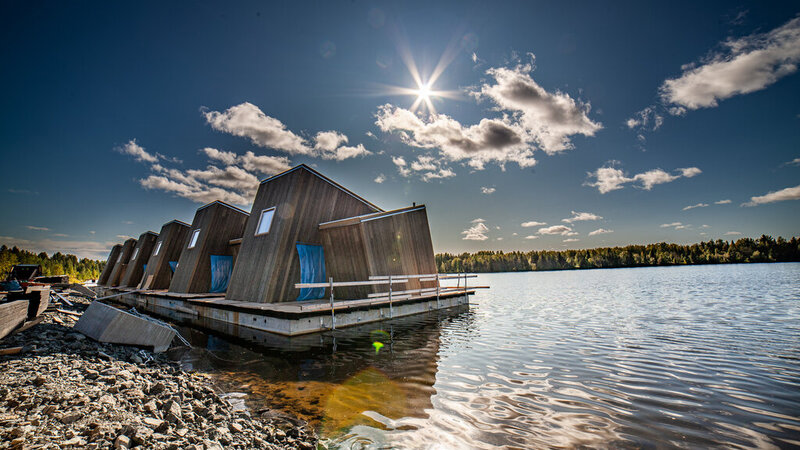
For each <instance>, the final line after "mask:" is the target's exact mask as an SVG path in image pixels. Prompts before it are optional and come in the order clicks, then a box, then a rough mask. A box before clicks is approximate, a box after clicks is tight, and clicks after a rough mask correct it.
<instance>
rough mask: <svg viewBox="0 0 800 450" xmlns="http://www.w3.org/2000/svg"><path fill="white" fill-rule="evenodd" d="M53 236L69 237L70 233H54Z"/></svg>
mask: <svg viewBox="0 0 800 450" xmlns="http://www.w3.org/2000/svg"><path fill="white" fill-rule="evenodd" d="M53 237H69V235H68V234H64V233H53Z"/></svg>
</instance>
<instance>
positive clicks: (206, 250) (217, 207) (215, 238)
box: [169, 201, 249, 293]
mask: <svg viewBox="0 0 800 450" xmlns="http://www.w3.org/2000/svg"><path fill="white" fill-rule="evenodd" d="M248 217H249V214H248V213H247V212H246V211H243V210H241V209H239V208H237V207H235V206H232V205H229V204H227V203H224V202H220V201H215V202H212V203H209V204H207V205H205V206H202V207H200V208H199V209H198V210H197V213H196V214H195V216H194V220H193V221H192V226H191V231H190V232H189V240H188V241H187V243H186V246H185V248H184V249H183V251H182V252H181V256H180V258H179V259H178V266H177V268H176V269H175V273H174V274H173V277H172V281H171V282H170V285H169V291H170V292H179V293H201V292H225V290H226V289H227V288H228V281H229V280H230V273H231V271H232V270H233V266H234V261H233V249H232V246H231V242H230V241H231V240H235V239H239V238H241V237H242V233H243V231H244V228H245V224H246V223H247V219H248Z"/></svg>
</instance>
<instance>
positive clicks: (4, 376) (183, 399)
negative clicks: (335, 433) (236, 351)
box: [0, 296, 317, 450]
mask: <svg viewBox="0 0 800 450" xmlns="http://www.w3.org/2000/svg"><path fill="white" fill-rule="evenodd" d="M67 298H68V299H69V300H70V301H71V302H73V303H74V306H66V305H61V304H56V305H52V304H51V307H50V309H48V311H46V312H45V313H44V320H43V321H42V323H40V324H38V325H36V326H34V327H32V328H30V329H28V330H25V331H23V332H21V333H17V334H15V335H11V336H8V337H6V338H5V339H4V340H3V341H1V342H0V349H8V348H13V347H23V350H22V351H21V352H20V353H17V354H14V355H5V356H0V448H26V449H27V448H30V449H36V448H86V449H94V448H134V447H140V448H156V449H178V448H182V449H183V448H188V449H204V450H207V449H214V448H218V449H222V448H235V449H238V448H241V449H244V448H248V449H249V448H270V449H271V448H300V449H313V448H316V447H317V437H316V436H315V434H314V432H313V431H312V430H310V429H309V427H307V426H306V424H305V423H303V422H301V421H299V420H297V419H295V418H292V417H288V416H286V415H285V414H282V413H278V412H276V411H272V410H265V411H248V410H247V409H244V408H242V407H241V406H240V405H239V404H235V402H229V401H228V400H226V399H225V398H226V395H225V394H224V393H222V392H219V391H218V389H216V388H215V386H214V385H213V384H212V383H211V380H210V377H208V376H207V375H204V374H200V373H190V372H186V371H183V370H181V369H180V367H178V366H177V365H176V364H175V363H173V362H170V361H169V360H167V359H166V358H165V357H164V356H162V355H156V354H153V353H151V352H148V351H146V350H141V349H138V348H135V347H128V346H120V345H112V344H102V343H99V342H95V341H93V340H91V339H89V338H86V337H85V336H83V335H82V334H80V333H77V332H74V331H72V325H74V323H75V322H76V321H77V319H78V317H79V314H80V313H81V312H82V311H83V310H85V309H86V307H87V306H88V304H89V300H87V299H84V298H82V297H79V296H69V297H67ZM56 308H57V309H61V310H62V311H70V312H72V313H71V314H70V313H66V312H59V311H57V310H56Z"/></svg>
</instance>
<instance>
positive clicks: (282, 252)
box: [226, 165, 436, 303]
mask: <svg viewBox="0 0 800 450" xmlns="http://www.w3.org/2000/svg"><path fill="white" fill-rule="evenodd" d="M368 218H372V219H371V220H370V219H368ZM339 221H344V222H341V223H338V224H337V222H339ZM334 224H336V225H334ZM323 225H325V226H323ZM326 230H328V231H326ZM326 233H327V234H328V237H327V241H326ZM339 235H342V236H343V237H344V236H345V235H347V239H350V241H347V242H342V241H340V240H339V237H338V236H339ZM397 236H402V239H400V240H398V237H397ZM367 239H370V240H374V241H375V242H369V243H368V242H365V241H366V240H367ZM403 246H404V247H406V248H399V247H403ZM326 269H327V270H326ZM435 272H436V264H435V261H434V257H433V246H432V244H431V239H430V230H429V228H428V221H427V215H426V213H425V208H424V206H422V207H417V208H406V209H403V210H398V211H389V212H385V211H383V210H382V209H380V208H379V207H377V206H375V205H374V204H372V203H370V202H368V201H367V200H365V199H363V198H361V197H360V196H358V195H356V194H354V193H353V192H351V191H349V190H347V189H345V188H344V187H342V186H341V185H339V184H337V183H335V182H334V181H332V180H330V179H328V178H327V177H325V176H323V175H321V174H320V173H319V172H317V171H315V170H313V169H311V168H310V167H308V166H306V165H300V166H297V167H295V168H293V169H290V170H288V171H286V172H283V173H281V174H278V175H275V176H274V177H271V178H268V179H266V180H264V181H262V182H261V185H260V186H259V189H258V192H257V193H256V198H255V200H254V203H253V210H252V213H251V215H250V219H249V220H248V222H247V226H246V228H245V230H244V236H243V237H242V241H241V248H240V250H239V257H238V259H237V262H236V265H235V266H234V269H233V275H232V276H231V282H230V286H229V287H228V291H227V295H226V298H227V299H229V300H239V301H250V302H259V303H278V302H294V301H298V300H310V299H316V298H321V297H323V296H324V295H325V294H324V289H308V290H306V289H303V290H300V289H296V288H295V287H294V286H295V284H296V283H300V282H304V283H312V282H323V281H328V277H331V276H332V277H334V278H335V279H337V280H339V281H366V280H367V279H368V277H369V276H370V275H401V274H402V275H411V274H427V273H435ZM415 283H416V284H415ZM428 283H431V282H428ZM415 285H416V286H418V285H419V284H418V282H413V283H411V284H410V286H415ZM431 286H433V285H431ZM384 288H385V286H384ZM378 289H381V287H378ZM407 289H411V287H408V288H407ZM362 291H363V293H366V292H372V290H371V288H370V289H354V290H350V291H344V290H342V292H339V290H338V289H337V292H336V297H337V298H364V297H365V296H366V295H364V296H362V297H359V296H360V295H361V294H362ZM342 294H344V296H342Z"/></svg>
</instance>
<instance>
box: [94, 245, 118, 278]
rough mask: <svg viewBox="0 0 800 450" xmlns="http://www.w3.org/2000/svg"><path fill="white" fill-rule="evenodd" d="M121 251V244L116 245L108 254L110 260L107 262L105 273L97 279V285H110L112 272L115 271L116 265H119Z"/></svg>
mask: <svg viewBox="0 0 800 450" xmlns="http://www.w3.org/2000/svg"><path fill="white" fill-rule="evenodd" d="M121 251H122V245H121V244H116V245H114V246H113V247H111V253H109V254H108V259H107V260H106V266H105V267H104V268H103V273H101V274H100V278H98V279H97V284H99V285H100V286H106V283H108V279H109V278H110V277H111V272H112V271H114V264H116V263H117V258H119V252H121Z"/></svg>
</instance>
